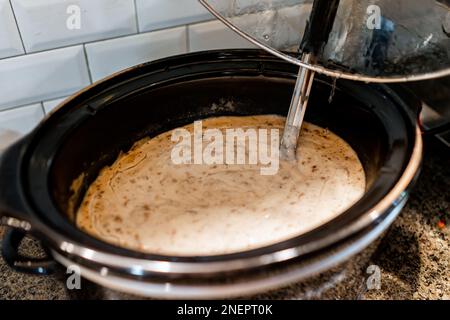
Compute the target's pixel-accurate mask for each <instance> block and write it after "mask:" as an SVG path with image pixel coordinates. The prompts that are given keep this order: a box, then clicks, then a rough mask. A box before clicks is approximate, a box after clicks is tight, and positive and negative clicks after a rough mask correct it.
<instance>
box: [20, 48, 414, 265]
mask: <svg viewBox="0 0 450 320" xmlns="http://www.w3.org/2000/svg"><path fill="white" fill-rule="evenodd" d="M169 63H176V64H175V65H172V66H170V67H168V66H167V64H169ZM198 64H201V67H200V69H202V68H204V67H205V66H209V67H211V66H217V67H219V70H220V69H222V71H214V72H211V70H210V69H209V70H210V71H207V70H203V71H202V70H200V73H197V74H196V76H198V77H203V76H205V74H206V73H209V75H211V76H212V75H214V76H219V75H222V76H230V75H239V74H242V73H244V74H245V75H251V74H252V73H253V74H254V75H257V74H269V73H271V72H272V73H271V74H272V75H274V76H275V75H277V74H278V75H279V76H283V77H288V78H291V79H294V78H295V76H296V74H297V70H296V67H295V66H292V65H290V64H288V63H286V62H283V61H281V60H279V59H277V58H274V57H272V56H270V55H267V54H265V53H262V52H261V51H259V50H228V51H226V52H222V51H212V52H202V53H195V54H188V55H183V56H176V57H171V58H167V59H163V60H160V61H157V62H152V63H147V64H143V65H140V66H137V67H134V68H132V69H129V70H128V71H126V72H123V73H120V74H119V75H116V76H115V77H112V78H110V79H108V80H106V81H104V82H101V83H99V84H96V85H94V86H93V87H91V88H89V89H88V90H87V91H84V92H82V93H81V94H79V95H78V96H77V97H75V99H73V100H71V101H70V102H68V103H67V104H66V105H64V106H63V107H62V108H60V109H59V110H57V111H56V112H55V113H54V114H53V115H52V116H51V117H49V118H47V119H46V121H45V122H44V123H42V124H41V125H40V126H39V127H38V128H37V129H36V130H34V131H33V133H31V134H30V136H29V139H27V140H26V141H27V142H26V143H24V145H23V148H24V149H25V151H26V152H25V154H24V155H23V157H22V159H21V164H22V166H21V170H20V171H21V175H20V178H21V183H22V188H24V189H22V192H23V194H24V195H25V198H26V199H27V200H28V201H27V209H28V210H27V211H28V214H29V215H30V217H29V218H30V219H29V220H31V221H30V222H31V224H32V226H35V227H36V228H35V230H34V232H35V233H36V234H39V233H41V231H40V230H39V225H41V226H43V225H45V226H46V227H47V228H42V229H47V230H45V231H44V230H42V231H43V232H44V233H43V234H42V235H43V236H44V238H47V240H49V242H52V243H60V242H61V241H65V240H69V241H75V242H78V243H79V244H81V245H82V246H88V247H89V248H92V249H94V250H99V251H101V252H106V253H110V254H113V255H121V256H127V257H134V258H139V259H147V260H158V261H172V262H209V261H228V260H232V259H240V258H248V257H256V256H259V255H261V254H269V253H273V252H277V251H280V250H283V249H287V248H292V247H300V246H302V245H305V244H307V243H309V242H310V241H314V240H318V239H320V238H321V236H322V235H323V233H328V232H330V231H331V232H332V231H337V230H339V229H340V228H341V227H345V226H348V224H349V223H351V221H353V220H354V219H355V218H357V217H359V216H361V215H363V214H365V213H366V210H359V209H358V207H359V206H361V204H362V202H363V200H361V201H359V202H358V203H357V204H356V205H355V206H353V207H352V208H351V209H350V210H348V211H346V212H345V213H344V214H342V215H341V216H339V217H338V218H336V219H334V220H332V221H330V222H329V223H327V224H325V225H323V226H321V227H319V228H317V229H314V230H312V231H311V232H308V233H306V234H303V235H301V236H299V237H296V238H292V239H289V240H286V241H283V242H280V243H277V244H273V245H270V246H266V247H262V248H258V249H254V250H250V251H245V252H238V253H232V254H226V255H217V256H205V257H176V256H165V255H155V254H146V253H141V252H136V251H132V250H128V249H123V248H120V247H116V246H113V245H110V244H107V243H104V242H102V241H99V240H97V239H95V238H93V237H90V236H89V235H87V234H85V233H83V232H81V231H80V230H78V229H77V228H76V227H75V226H74V225H73V224H72V223H70V222H69V220H68V219H67V218H63V215H62V214H60V213H59V212H58V211H57V209H56V208H55V207H54V206H53V204H52V199H51V197H50V192H49V190H48V185H47V183H48V181H47V178H48V177H47V175H48V172H49V170H50V169H51V158H52V157H53V156H54V155H55V154H54V152H53V155H52V157H48V158H42V157H40V156H41V155H37V153H36V152H37V151H39V150H40V151H42V149H39V148H42V146H43V142H44V141H43V140H42V132H43V131H44V130H48V129H49V127H51V126H52V124H53V128H52V129H53V130H59V131H61V134H60V135H59V134H58V137H59V139H58V140H59V141H53V143H50V144H48V141H46V142H45V143H47V146H48V147H50V146H51V148H52V149H53V151H54V150H55V149H57V148H58V145H59V143H61V142H62V141H63V139H62V138H63V137H64V135H65V134H68V132H67V131H65V130H66V129H68V128H69V127H64V125H62V124H61V123H58V117H59V116H61V115H63V114H65V113H67V112H70V108H74V107H75V106H77V105H78V108H79V106H80V105H84V109H83V111H82V112H79V115H78V119H76V120H77V121H82V119H83V118H85V117H89V116H90V115H91V114H95V112H96V108H101V107H104V106H105V105H106V104H105V101H104V100H103V103H101V104H97V105H96V104H94V103H92V100H95V97H96V95H99V93H100V92H102V91H103V90H105V89H106V91H108V92H110V91H111V90H115V89H116V88H117V87H116V86H117V85H119V84H120V83H122V85H123V84H124V82H127V81H128V82H131V79H139V77H142V76H143V77H148V76H149V72H150V73H151V72H153V73H155V74H158V73H160V72H163V73H165V72H174V71H180V70H185V68H187V69H189V70H191V71H192V69H193V68H194V67H195V66H196V65H198ZM219 64H221V65H222V66H219ZM243 64H246V65H247V66H246V67H245V68H243V67H242V65H243ZM224 65H225V66H226V68H224ZM233 68H240V71H239V72H233V71H231V70H232V69H233ZM227 70H228V71H227ZM246 70H247V71H246ZM179 76H180V77H181V78H184V77H185V76H186V74H185V71H182V72H181V73H180V75H179ZM177 79H178V80H179V79H180V78H177ZM172 81H174V80H173V79H172ZM166 83H167V82H165V83H163V84H166ZM340 83H342V84H345V85H346V86H350V87H351V86H353V87H355V86H356V87H357V86H361V84H354V83H350V82H349V81H341V82H340ZM365 86H366V88H369V87H370V88H372V91H373V93H374V94H375V93H377V94H379V95H380V97H383V98H384V99H386V103H391V104H395V105H396V111H397V112H399V113H401V116H402V117H403V119H404V123H403V124H404V125H406V126H407V128H406V129H407V130H408V133H407V134H406V137H409V139H408V141H390V142H389V144H390V146H389V147H390V154H391V155H397V156H400V157H404V159H402V160H400V159H395V161H402V162H403V168H402V170H403V169H404V167H405V166H406V163H407V160H409V156H410V154H411V150H412V147H413V145H414V143H413V142H414V132H415V121H414V119H415V118H414V117H415V116H414V115H413V113H412V112H411V110H409V109H408V106H406V105H404V103H403V102H402V101H401V99H399V98H398V97H396V95H395V93H394V92H393V91H391V90H390V89H389V88H388V87H387V86H382V85H365ZM147 89H148V88H147ZM354 93H356V92H354ZM388 96H389V98H388ZM83 100H85V101H86V103H84V104H82V103H81V101H83ZM89 100H90V101H89ZM386 110H387V111H388V110H390V109H389V108H386ZM72 111H73V110H72ZM388 113H389V112H388ZM73 120H75V118H73ZM385 120H386V119H385ZM387 120H389V119H387ZM405 120H406V121H405ZM72 128H73V127H72ZM393 129H395V128H393ZM389 138H392V137H389ZM394 140H395V139H394ZM24 141H25V140H24ZM398 142H400V145H395V143H398ZM405 142H406V145H405V144H403V145H402V143H405ZM36 148H37V149H36ZM49 151H50V152H51V150H47V152H49ZM394 151H395V152H394ZM37 168H40V169H42V168H44V169H45V168H46V171H41V172H39V170H36V169H37ZM39 174H40V175H41V176H40V177H39ZM42 174H43V175H44V176H42ZM400 174H401V171H399V172H392V171H390V170H389V168H387V170H386V171H385V172H382V174H381V177H380V178H379V179H377V181H378V183H379V184H384V183H385V182H386V180H387V181H390V185H392V184H393V183H394V182H396V181H397V180H398V178H399V176H400ZM36 176H38V178H36ZM42 178H43V179H44V180H42ZM42 181H45V184H42ZM375 187H381V186H375ZM379 198H382V197H381V195H380V196H379ZM363 199H364V198H363ZM378 200H379V199H378ZM364 201H366V202H365V204H366V205H365V207H368V208H370V207H373V205H374V204H376V203H377V202H378V201H372V202H373V203H370V205H369V204H368V202H367V201H370V199H364ZM38 207H39V208H38ZM349 212H351V213H352V214H349ZM50 230H51V231H53V232H51V233H52V234H48V232H49V231H50ZM46 233H47V234H46ZM44 241H45V239H44Z"/></svg>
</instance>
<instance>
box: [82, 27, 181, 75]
mask: <svg viewBox="0 0 450 320" xmlns="http://www.w3.org/2000/svg"><path fill="white" fill-rule="evenodd" d="M186 50H187V48H186V27H178V28H174V29H167V30H161V31H154V32H149V33H143V34H139V35H136V36H130V37H124V38H119V39H113V40H106V41H101V42H96V43H90V44H87V45H86V52H87V56H88V60H89V68H90V70H91V75H92V79H93V80H94V81H97V80H99V79H101V78H104V77H106V76H107V75H110V74H111V73H114V72H116V71H119V70H122V69H125V68H128V67H131V66H134V65H136V64H139V63H143V62H147V61H152V60H156V59H159V58H163V57H167V56H171V55H176V54H181V53H185V52H186Z"/></svg>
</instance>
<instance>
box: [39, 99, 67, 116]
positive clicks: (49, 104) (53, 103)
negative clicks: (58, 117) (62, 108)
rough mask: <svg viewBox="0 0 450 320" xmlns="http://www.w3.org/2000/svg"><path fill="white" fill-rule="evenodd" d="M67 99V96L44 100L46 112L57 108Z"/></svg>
mask: <svg viewBox="0 0 450 320" xmlns="http://www.w3.org/2000/svg"><path fill="white" fill-rule="evenodd" d="M66 99H67V97H65V98H59V99H54V100H49V101H44V102H42V105H43V106H44V111H45V113H46V114H47V113H50V112H51V111H52V110H53V109H55V108H56V107H57V106H58V105H59V104H60V103H61V102H63V101H64V100H66Z"/></svg>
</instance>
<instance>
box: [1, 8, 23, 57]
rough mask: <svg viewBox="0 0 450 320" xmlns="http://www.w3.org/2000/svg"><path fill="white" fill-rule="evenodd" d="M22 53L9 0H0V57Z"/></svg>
mask: <svg viewBox="0 0 450 320" xmlns="http://www.w3.org/2000/svg"><path fill="white" fill-rule="evenodd" d="M22 53H24V50H23V46H22V41H21V40H20V34H19V30H18V29H17V25H16V21H15V20H14V14H13V12H12V9H11V5H10V3H9V0H0V59H1V58H6V57H11V56H16V55H19V54H22Z"/></svg>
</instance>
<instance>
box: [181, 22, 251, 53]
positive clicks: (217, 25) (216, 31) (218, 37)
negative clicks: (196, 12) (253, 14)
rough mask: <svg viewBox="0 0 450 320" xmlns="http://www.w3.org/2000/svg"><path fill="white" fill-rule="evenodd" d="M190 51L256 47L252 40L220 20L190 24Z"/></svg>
mask: <svg viewBox="0 0 450 320" xmlns="http://www.w3.org/2000/svg"><path fill="white" fill-rule="evenodd" d="M188 29H189V41H190V51H200V50H211V49H236V48H255V45H253V44H252V43H251V42H249V41H247V40H246V39H244V38H242V37H241V36H239V35H238V34H236V33H235V32H234V31H232V30H230V29H229V28H228V27H227V26H225V25H224V24H223V23H222V22H220V21H211V22H204V23H199V24H195V25H190V26H189V27H188Z"/></svg>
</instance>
